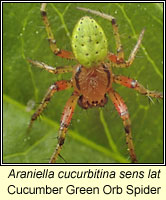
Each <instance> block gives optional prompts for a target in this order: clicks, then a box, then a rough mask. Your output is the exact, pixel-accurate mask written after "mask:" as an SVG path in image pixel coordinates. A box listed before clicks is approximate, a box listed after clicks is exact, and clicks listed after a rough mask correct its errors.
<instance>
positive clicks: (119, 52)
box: [77, 7, 124, 60]
mask: <svg viewBox="0 0 166 200" xmlns="http://www.w3.org/2000/svg"><path fill="white" fill-rule="evenodd" d="M77 8H78V9H79V10H83V11H86V12H89V13H92V14H95V15H98V16H100V17H102V18H105V19H107V20H109V21H111V24H112V27H113V33H114V37H115V42H116V49H117V56H116V59H117V60H124V52H123V47H122V45H121V41H120V35H119V31H118V25H117V24H116V20H115V18H114V17H113V16H111V15H107V14H105V13H102V12H99V11H96V10H91V9H89V8H80V7H77Z"/></svg>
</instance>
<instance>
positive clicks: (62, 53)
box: [40, 3, 74, 59]
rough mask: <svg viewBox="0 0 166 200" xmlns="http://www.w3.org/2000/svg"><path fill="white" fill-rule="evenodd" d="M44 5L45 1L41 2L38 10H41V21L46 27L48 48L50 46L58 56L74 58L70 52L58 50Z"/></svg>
mask: <svg viewBox="0 0 166 200" xmlns="http://www.w3.org/2000/svg"><path fill="white" fill-rule="evenodd" d="M46 5H47V3H42V4H41V8H40V12H41V16H42V19H43V22H44V25H45V28H46V32H47V35H48V40H49V43H50V48H51V50H52V52H53V53H54V54H55V55H57V56H60V57H62V58H67V59H74V56H73V54H72V52H70V51H66V50H60V49H59V48H58V47H57V45H56V40H55V39H54V35H53V33H52V30H51V27H50V23H49V21H48V17H47V12H46Z"/></svg>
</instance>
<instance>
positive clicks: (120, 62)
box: [108, 29, 145, 68]
mask: <svg viewBox="0 0 166 200" xmlns="http://www.w3.org/2000/svg"><path fill="white" fill-rule="evenodd" d="M144 32H145V29H143V30H142V31H141V33H140V35H139V38H138V40H137V43H136V45H135V47H134V49H133V50H132V52H131V53H130V56H129V58H128V60H127V61H125V60H124V58H119V57H118V56H117V55H114V54H113V53H109V54H108V59H109V60H110V61H112V63H113V67H121V68H125V67H129V66H130V65H131V64H132V63H133V61H134V59H135V56H136V54H137V51H138V49H139V48H140V45H141V41H142V38H143V35H144Z"/></svg>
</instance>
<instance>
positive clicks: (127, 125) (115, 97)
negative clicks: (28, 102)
mask: <svg viewBox="0 0 166 200" xmlns="http://www.w3.org/2000/svg"><path fill="white" fill-rule="evenodd" d="M108 95H109V96H110V98H111V100H112V102H113V103H114V106H115V108H116V110H117V111H118V113H119V115H120V117H121V119H122V120H123V125H124V129H125V133H126V144H127V145H128V150H129V153H130V158H131V160H132V162H133V163H136V162H137V158H136V154H135V151H134V145H133V140H132V134H131V122H130V118H129V113H128V109H127V106H126V104H125V103H124V101H123V99H122V98H121V96H120V95H119V94H118V93H117V92H115V91H114V90H113V89H111V90H110V91H109V92H108Z"/></svg>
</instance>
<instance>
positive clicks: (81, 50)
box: [28, 3, 163, 163]
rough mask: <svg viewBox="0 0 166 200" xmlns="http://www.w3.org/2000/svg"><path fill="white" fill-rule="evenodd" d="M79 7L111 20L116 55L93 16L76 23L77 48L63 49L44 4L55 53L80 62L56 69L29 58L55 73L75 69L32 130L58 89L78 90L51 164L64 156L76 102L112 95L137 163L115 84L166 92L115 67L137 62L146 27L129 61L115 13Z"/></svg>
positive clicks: (101, 101)
mask: <svg viewBox="0 0 166 200" xmlns="http://www.w3.org/2000/svg"><path fill="white" fill-rule="evenodd" d="M78 9H80V10H83V11H86V12H89V13H92V14H95V15H98V16H101V17H102V18H105V19H107V20H109V21H110V23H111V24H112V28H113V34H114V37H115V41H116V50H117V54H116V55H115V54H113V53H111V52H109V51H108V43H107V38H106V36H105V34H104V31H103V29H102V28H101V26H100V25H99V24H98V23H97V22H96V21H95V20H94V19H93V18H92V17H89V16H84V17H82V18H81V19H80V20H79V21H78V23H77V24H76V25H75V28H74V30H73V34H72V41H71V46H72V50H73V51H72V52H70V51H66V50H61V49H59V48H58V47H57V45H56V40H55V39H54V35H53V33H52V30H51V27H50V24H49V21H48V18H47V12H46V3H42V4H41V9H40V11H41V16H42V19H43V22H44V25H45V28H46V32H47V35H48V40H49V45H50V48H51V50H52V52H53V53H54V54H55V55H56V56H59V57H61V58H66V59H73V60H75V61H76V62H77V64H76V65H75V66H64V67H56V68H54V67H51V66H49V65H47V64H45V63H43V62H39V61H33V60H29V62H30V63H31V64H33V65H35V66H36V67H39V68H41V69H44V70H46V71H48V72H50V73H53V74H59V73H68V72H72V78H71V80H60V81H57V82H55V83H53V84H52V85H51V86H50V87H49V89H48V91H47V93H46V94H45V96H44V98H43V99H42V101H41V104H40V105H39V106H38V108H37V110H36V112H35V113H34V114H33V115H32V117H31V121H30V123H29V127H28V129H29V128H31V127H32V124H33V122H34V121H35V120H36V119H37V118H38V117H39V116H40V115H41V113H42V112H43V110H44V109H45V108H46V106H47V104H48V103H49V101H50V99H51V97H52V96H53V95H54V93H55V92H58V91H62V90H66V89H68V88H71V87H73V90H74V91H73V93H72V95H71V97H70V98H69V99H68V101H67V103H66V105H65V108H64V111H63V114H62V117H61V123H60V129H59V132H58V143H57V146H56V149H55V151H54V153H53V155H52V157H51V158H50V161H49V163H56V161H57V158H58V156H60V151H61V149H62V146H63V144H64V141H65V137H66V132H67V130H68V127H69V124H70V122H71V119H72V115H73V113H74V109H75V107H76V104H77V103H78V105H79V106H80V107H81V108H83V109H88V108H92V107H103V106H104V105H105V104H106V103H107V101H108V97H109V98H110V99H111V100H112V102H113V104H114V106H115V109H116V110H117V112H118V113H119V115H120V118H121V119H122V121H123V125H124V130H125V135H126V144H127V146H128V151H129V154H130V159H131V162H132V163H136V162H138V161H137V157H136V154H135V150H134V144H133V140H132V133H131V121H130V117H129V113H128V108H127V106H126V104H125V102H124V100H123V99H122V98H121V96H120V95H119V94H118V93H117V92H116V91H115V90H114V89H113V87H112V83H117V84H120V85H123V86H125V87H128V88H132V89H134V90H136V91H137V92H139V93H140V94H142V95H145V96H147V97H149V98H151V97H154V98H163V94H162V93H159V92H155V91H149V90H148V89H146V88H145V87H144V86H143V85H141V84H140V83H139V82H137V80H134V79H132V78H128V77H125V76H122V75H115V74H113V72H112V67H120V68H127V67H129V66H130V65H131V64H132V63H133V61H134V59H135V56H136V53H137V51H138V49H139V47H140V44H141V41H142V38H143V35H144V32H145V29H143V30H142V31H141V33H140V35H139V38H138V41H137V43H136V45H135V47H134V49H133V50H132V52H131V54H130V56H129V58H128V60H127V61H125V59H124V51H123V47H122V45H121V41H120V36H119V32H118V25H117V23H116V19H115V18H114V17H113V16H110V15H107V14H104V13H101V12H99V11H95V10H91V9H87V8H78Z"/></svg>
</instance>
